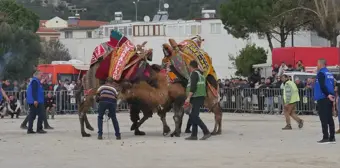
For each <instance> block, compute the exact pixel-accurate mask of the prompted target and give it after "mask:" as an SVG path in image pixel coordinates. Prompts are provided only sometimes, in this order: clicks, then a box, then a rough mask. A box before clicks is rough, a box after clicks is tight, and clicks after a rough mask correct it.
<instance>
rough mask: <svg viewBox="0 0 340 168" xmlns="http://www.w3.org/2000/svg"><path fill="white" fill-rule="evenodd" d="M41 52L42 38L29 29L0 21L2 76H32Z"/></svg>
mask: <svg viewBox="0 0 340 168" xmlns="http://www.w3.org/2000/svg"><path fill="white" fill-rule="evenodd" d="M40 52H41V46H40V38H39V37H38V36H37V35H36V34H35V33H33V32H31V31H29V30H24V29H23V28H22V27H18V26H17V25H15V24H14V25H10V24H8V23H6V22H2V23H0V78H2V79H15V80H21V79H25V78H27V77H30V76H31V75H32V74H33V72H34V66H36V65H37V63H38V57H39V55H40Z"/></svg>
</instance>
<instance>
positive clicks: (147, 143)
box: [0, 113, 340, 168]
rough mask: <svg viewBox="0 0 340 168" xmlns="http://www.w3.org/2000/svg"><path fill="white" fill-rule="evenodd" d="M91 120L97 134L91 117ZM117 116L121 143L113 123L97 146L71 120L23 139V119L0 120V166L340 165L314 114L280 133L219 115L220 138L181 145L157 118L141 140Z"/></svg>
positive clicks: (273, 120)
mask: <svg viewBox="0 0 340 168" xmlns="http://www.w3.org/2000/svg"><path fill="white" fill-rule="evenodd" d="M170 115H172V114H170ZM21 118H23V117H21ZM89 118H90V120H91V123H92V124H93V126H94V127H95V128H96V123H97V122H96V116H95V115H90V116H89ZM118 118H119V121H120V126H121V130H122V140H121V141H116V140H115V139H114V136H113V127H112V123H110V127H109V131H110V135H109V137H108V134H107V123H104V129H105V130H104V132H105V134H104V138H105V139H104V140H102V141H98V140H97V139H96V132H92V135H93V136H92V137H90V138H82V137H81V136H80V133H79V122H78V118H77V116H76V115H65V116H57V117H56V119H55V120H50V123H51V125H52V126H54V127H55V128H56V129H55V130H52V131H49V132H48V134H46V135H26V131H25V130H21V129H19V125H20V122H21V121H22V119H8V118H5V119H2V120H0V128H1V130H0V139H1V140H0V168H7V167H8V168H23V167H26V168H92V167H97V166H99V167H101V168H112V167H116V168H125V167H126V168H153V167H155V168H191V167H192V168H227V167H228V168H266V167H270V168H279V167H280V168H335V167H339V165H340V147H339V146H340V145H339V143H340V142H339V143H338V144H335V145H334V144H328V145H320V144H317V143H316V141H317V140H319V138H320V137H321V134H320V132H321V130H320V123H319V121H318V117H317V116H303V119H304V120H305V127H304V128H303V129H302V130H299V129H297V128H296V127H297V126H296V125H295V123H294V125H293V126H294V127H295V128H294V130H292V131H281V127H283V126H284V121H283V116H278V115H251V114H244V115H242V114H225V115H224V121H223V134H222V135H220V136H215V137H212V138H211V139H209V140H207V141H194V142H193V141H185V140H184V137H186V136H188V135H182V137H180V138H171V137H163V136H162V127H161V122H160V120H159V119H158V117H157V116H156V115H155V116H154V117H153V118H151V119H149V120H148V121H147V122H146V123H145V124H144V126H143V127H142V130H143V131H146V132H147V135H146V136H144V137H136V136H134V135H133V133H132V132H130V131H129V128H130V121H129V115H128V114H127V113H120V114H118ZM202 118H203V120H204V121H205V122H206V123H207V125H208V126H209V127H210V128H212V126H213V120H212V119H213V116H212V114H202ZM184 119H185V120H186V119H187V116H185V118H184ZM168 122H169V124H171V128H173V121H172V116H168ZM185 122H186V121H185ZM336 123H337V122H336ZM201 135H202V134H201V132H200V135H199V136H201ZM338 139H339V140H340V138H338Z"/></svg>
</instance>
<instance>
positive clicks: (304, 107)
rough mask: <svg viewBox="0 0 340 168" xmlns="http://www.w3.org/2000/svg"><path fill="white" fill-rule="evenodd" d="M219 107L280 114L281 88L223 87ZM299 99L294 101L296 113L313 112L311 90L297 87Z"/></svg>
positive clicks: (313, 104)
mask: <svg viewBox="0 0 340 168" xmlns="http://www.w3.org/2000/svg"><path fill="white" fill-rule="evenodd" d="M221 93H222V95H221V96H222V98H221V99H222V100H221V102H220V103H221V107H222V108H223V110H224V111H228V112H248V113H269V114H280V113H281V112H282V110H283V93H282V89H275V88H268V89H267V88H265V89H252V88H246V89H240V88H225V89H223V91H222V92H221ZM299 96H300V101H299V102H297V103H296V111H297V113H298V114H301V113H303V114H308V113H309V114H315V113H316V104H315V101H314V100H313V90H312V89H310V88H304V89H299Z"/></svg>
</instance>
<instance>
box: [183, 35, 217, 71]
mask: <svg viewBox="0 0 340 168" xmlns="http://www.w3.org/2000/svg"><path fill="white" fill-rule="evenodd" d="M179 48H180V50H181V51H182V52H184V53H185V54H188V55H192V56H194V57H195V59H196V61H197V62H198V63H199V68H200V69H201V70H202V71H203V72H204V73H205V75H207V72H208V70H209V68H210V65H209V63H208V60H207V59H206V56H205V52H204V51H203V50H201V49H200V47H199V46H198V45H197V43H196V42H195V41H193V40H184V41H182V42H181V43H180V44H179Z"/></svg>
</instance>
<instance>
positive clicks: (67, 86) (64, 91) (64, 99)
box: [0, 79, 81, 114]
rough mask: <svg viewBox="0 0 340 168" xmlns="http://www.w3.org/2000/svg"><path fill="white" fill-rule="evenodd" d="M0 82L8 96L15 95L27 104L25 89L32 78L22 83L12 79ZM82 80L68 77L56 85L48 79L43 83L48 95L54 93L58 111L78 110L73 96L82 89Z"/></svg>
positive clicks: (22, 102)
mask: <svg viewBox="0 0 340 168" xmlns="http://www.w3.org/2000/svg"><path fill="white" fill-rule="evenodd" d="M0 82H1V86H2V88H3V89H4V91H5V92H6V93H7V94H8V96H14V97H15V98H16V99H17V100H20V102H21V104H22V105H25V95H26V92H25V91H26V88H27V86H28V84H29V82H30V79H27V80H25V81H23V82H20V83H19V82H18V81H10V80H4V81H0ZM80 82H81V81H80V80H79V81H77V82H76V81H69V80H68V79H66V80H65V81H59V82H58V84H55V85H54V84H51V82H47V81H45V82H44V83H42V86H43V88H44V90H45V93H46V97H49V96H48V95H52V97H53V99H54V101H55V102H56V104H57V106H56V112H57V113H61V114H63V113H72V112H75V111H76V110H77V107H76V105H75V102H74V101H75V99H73V98H74V94H75V90H78V89H80ZM50 97H51V96H50ZM49 99H51V98H49ZM71 99H73V100H71ZM23 108H24V109H25V110H26V111H27V107H23Z"/></svg>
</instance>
